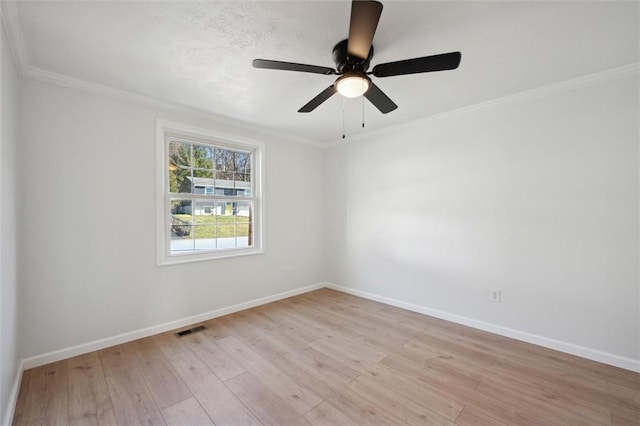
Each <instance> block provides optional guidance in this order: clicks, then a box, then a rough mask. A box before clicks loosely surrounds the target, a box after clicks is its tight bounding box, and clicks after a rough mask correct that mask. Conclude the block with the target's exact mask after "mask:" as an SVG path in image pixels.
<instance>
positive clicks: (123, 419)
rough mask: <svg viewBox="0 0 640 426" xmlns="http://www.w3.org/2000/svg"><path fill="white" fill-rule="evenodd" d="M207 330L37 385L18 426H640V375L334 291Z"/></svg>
mask: <svg viewBox="0 0 640 426" xmlns="http://www.w3.org/2000/svg"><path fill="white" fill-rule="evenodd" d="M202 324H203V325H205V326H206V329H205V330H203V331H201V332H198V333H195V334H192V335H188V336H185V337H183V338H180V339H178V338H176V337H175V336H174V335H173V333H172V332H167V333H162V334H159V335H156V336H152V337H148V338H144V339H139V340H136V341H133V342H129V343H125V344H122V345H116V346H114V347H112V348H107V349H103V350H100V351H97V352H93V353H90V354H86V355H82V356H79V357H74V358H70V359H68V360H63V361H59V362H56V363H52V364H49V365H45V366H41V367H37V368H34V369H31V370H27V371H25V372H24V373H23V379H22V384H21V387H20V392H19V396H18V401H17V403H16V407H15V416H14V419H13V425H16V426H18V425H37V424H47V425H55V424H64V425H69V424H82V425H90V424H116V423H117V424H119V425H121V426H122V425H127V426H128V425H135V424H145V425H153V424H160V425H161V424H164V422H165V420H166V421H167V422H168V423H169V424H185V425H187V424H189V425H190V424H216V425H218V426H220V425H245V424H246V425H259V424H262V423H264V424H278V425H280V424H296V425H299V424H307V423H310V424H316V425H317V424H321V425H327V424H331V425H334V424H335V425H340V424H344V425H351V424H361V425H367V426H369V425H391V424H393V425H397V424H398V425H399V424H419V425H423V424H430V423H431V424H439V425H446V424H449V425H450V424H451V423H452V422H454V423H455V424H456V425H458V426H464V425H497V426H503V425H518V426H534V425H535V426H540V425H552V426H560V425H562V426H565V425H571V426H578V425H589V426H592V425H605V426H630V425H637V426H640V374H637V373H633V372H630V371H626V370H622V369H620V368H616V367H612V366H608V365H604V364H601V363H597V362H593V361H589V360H586V359H583V358H578V357H575V356H572V355H568V354H563V353H560V352H556V351H553V350H551V349H547V348H541V347H538V346H535V345H531V344H528V343H524V342H518V341H515V340H513V339H509V338H506V337H503V336H497V335H493V334H491V333H488V332H485V331H482V330H476V329H472V328H469V327H465V326H462V325H460V324H454V323H451V322H447V321H444V320H441V319H437V318H432V317H428V316H424V315H421V314H418V313H416V312H410V311H406V310H403V309H400V308H397V307H393V306H389V305H384V304H382V303H379V302H374V301H370V300H365V299H361V298H358V297H356V296H352V295H349V294H345V293H340V292H337V291H334V290H329V289H322V290H318V291H313V292H310V293H306V294H301V295H298V296H294V297H291V298H288V299H283V300H280V301H277V302H273V303H270V304H268V305H263V306H260V307H257V308H253V309H249V310H246V311H241V312H236V313H234V314H230V315H226V316H222V317H218V318H214V319H211V320H208V321H204V322H203V323H202ZM185 328H186V327H185Z"/></svg>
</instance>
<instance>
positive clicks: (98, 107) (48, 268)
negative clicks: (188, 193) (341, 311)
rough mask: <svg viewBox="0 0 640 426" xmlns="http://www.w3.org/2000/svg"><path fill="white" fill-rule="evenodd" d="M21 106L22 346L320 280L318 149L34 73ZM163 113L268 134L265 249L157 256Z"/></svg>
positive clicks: (63, 342) (111, 331) (76, 339)
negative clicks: (181, 258)
mask: <svg viewBox="0 0 640 426" xmlns="http://www.w3.org/2000/svg"><path fill="white" fill-rule="evenodd" d="M23 117H24V123H25V126H24V130H23V142H24V148H23V158H24V161H23V162H22V163H21V170H20V179H21V180H22V182H23V188H25V191H24V194H23V210H22V235H23V247H22V250H21V253H20V273H21V286H22V287H23V289H22V291H23V293H24V300H23V301H22V302H21V304H20V308H21V312H20V315H21V321H22V328H21V331H22V332H23V333H24V334H25V335H27V336H29V339H26V340H25V342H24V347H23V352H24V356H25V357H31V356H37V355H41V354H44V353H47V352H49V351H54V350H58V349H63V348H68V347H70V346H73V345H78V344H84V343H88V342H91V341H94V340H96V339H101V338H108V337H111V336H114V335H118V334H120V333H126V332H131V331H135V330H139V329H142V328H145V327H150V326H156V325H159V324H162V323H165V322H169V321H173V320H178V319H182V318H185V317H189V316H192V315H197V314H201V313H205V312H208V311H211V310H215V309H219V308H223V307H228V306H231V305H234V304H238V303H241V302H246V301H249V300H252V299H256V298H259V297H264V296H269V295H272V294H276V293H279V292H283V291H287V290H292V289H296V288H299V287H302V286H305V285H311V284H316V283H319V282H320V281H322V279H323V278H324V269H323V268H322V263H323V261H322V256H323V250H322V243H321V242H322V217H321V211H322V194H323V191H322V184H323V182H322V178H321V176H322V175H321V173H322V170H323V169H322V165H323V164H322V160H323V156H322V152H321V151H320V150H319V149H317V148H314V147H311V146H307V145H301V144H297V143H290V142H282V141H279V140H277V139H276V138H274V137H265V136H264V134H260V133H256V132H254V131H250V130H249V129H242V128H233V127H230V126H225V125H222V124H220V123H217V122H215V121H213V120H207V119H204V118H202V117H196V116H189V115H181V114H178V113H175V112H174V113H171V112H163V111H157V110H153V109H150V108H145V107H142V106H136V105H133V104H131V103H126V102H121V101H118V100H114V99H109V98H105V97H100V96H94V95H91V94H89V93H85V92H80V91H76V90H72V89H66V88H63V87H59V86H54V85H50V84H46V83H41V82H37V81H33V80H28V81H25V82H24V86H23ZM157 117H159V118H162V119H165V120H170V121H174V122H179V123H184V124H187V125H191V126H197V127H202V128H210V129H212V131H214V132H215V131H219V132H225V133H235V134H239V135H240V136H242V137H247V138H259V139H260V140H263V141H264V142H265V143H266V147H265V151H264V154H265V164H264V166H265V167H264V168H265V177H264V196H265V204H266V208H265V212H264V213H265V219H266V220H265V224H266V227H265V248H266V252H265V253H264V254H260V255H254V256H246V257H241V258H232V259H220V260H213V261H203V262H197V263H190V264H182V265H174V266H163V267H158V266H156V246H155V245H156V227H155V217H156V212H155V210H154V208H155V187H156V186H155V181H154V178H155V176H156V173H155V151H154V150H155V129H156V121H155V120H156V118H157ZM285 266H291V267H292V271H291V273H290V275H289V276H287V277H285V274H284V268H285Z"/></svg>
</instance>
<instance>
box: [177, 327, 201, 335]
mask: <svg viewBox="0 0 640 426" xmlns="http://www.w3.org/2000/svg"><path fill="white" fill-rule="evenodd" d="M205 328H207V327H205V326H204V325H199V326H197V327H193V328H190V329H188V330H182V331H178V332H177V333H176V337H182V336H186V335H187V334H191V333H197V332H198V331H202V330H204V329H205Z"/></svg>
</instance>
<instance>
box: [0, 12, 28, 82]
mask: <svg viewBox="0 0 640 426" xmlns="http://www.w3.org/2000/svg"><path fill="white" fill-rule="evenodd" d="M0 6H1V7H0V15H2V24H3V25H4V28H5V32H6V34H7V40H8V42H9V48H10V49H11V56H13V62H15V64H16V68H17V69H18V74H20V75H23V74H24V70H25V69H26V67H27V64H29V55H28V54H27V48H26V45H25V43H24V38H23V36H22V34H23V33H22V27H21V26H20V19H19V18H18V6H17V5H16V2H15V1H12V0H7V1H0Z"/></svg>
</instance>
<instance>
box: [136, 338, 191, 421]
mask: <svg viewBox="0 0 640 426" xmlns="http://www.w3.org/2000/svg"><path fill="white" fill-rule="evenodd" d="M130 347H131V351H132V354H133V359H134V362H135V364H136V367H138V371H139V372H140V374H141V375H142V378H143V379H144V381H145V383H146V384H147V387H148V388H149V390H150V391H151V395H152V396H153V399H154V400H155V402H156V404H157V406H158V407H159V408H161V409H162V408H166V407H170V406H172V405H175V404H177V403H178V402H180V401H184V400H185V399H188V398H191V397H192V396H193V395H192V394H191V392H190V391H189V389H187V386H186V385H185V384H184V382H183V381H182V379H180V377H178V375H177V374H176V373H175V371H174V370H173V368H172V367H171V366H170V364H169V362H168V360H167V358H166V357H165V356H164V353H163V352H162V350H161V349H160V347H159V346H158V344H156V342H155V340H154V339H153V338H145V339H139V340H136V341H134V342H131V343H130ZM175 352H176V351H172V353H175Z"/></svg>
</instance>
